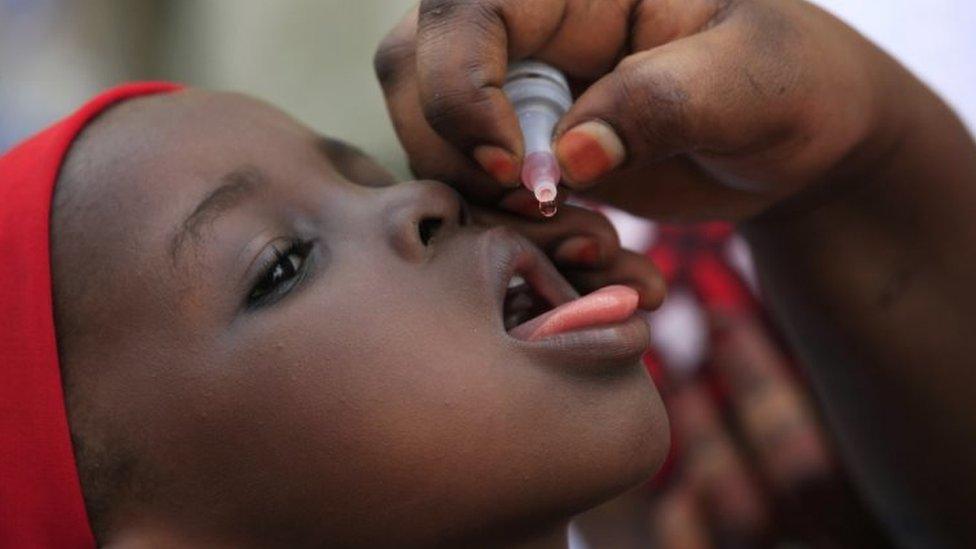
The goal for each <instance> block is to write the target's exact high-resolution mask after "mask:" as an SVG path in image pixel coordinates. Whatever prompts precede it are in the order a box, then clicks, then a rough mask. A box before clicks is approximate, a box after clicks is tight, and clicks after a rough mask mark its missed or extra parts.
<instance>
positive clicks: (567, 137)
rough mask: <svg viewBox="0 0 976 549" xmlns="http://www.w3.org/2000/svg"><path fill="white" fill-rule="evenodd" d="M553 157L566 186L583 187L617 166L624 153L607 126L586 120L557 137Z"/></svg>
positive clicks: (618, 139) (617, 139) (615, 134)
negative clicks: (560, 168)
mask: <svg viewBox="0 0 976 549" xmlns="http://www.w3.org/2000/svg"><path fill="white" fill-rule="evenodd" d="M556 157H557V158H558V159H559V162H560V165H561V166H562V169H563V173H564V175H565V177H566V179H567V181H568V182H569V183H570V184H575V185H586V184H588V183H592V182H593V181H595V180H597V179H599V178H600V177H602V176H604V175H606V174H607V173H608V172H610V171H611V170H613V169H615V168H617V167H618V166H620V165H621V164H622V163H623V161H624V158H625V157H626V149H625V147H624V144H623V141H622V140H621V139H620V137H619V136H617V133H616V132H615V131H614V130H613V128H611V127H610V125H609V124H607V123H606V122H603V121H600V120H590V121H587V122H583V123H582V124H579V125H577V126H575V127H573V128H571V129H570V130H568V131H566V133H564V134H563V135H562V136H561V137H559V139H558V140H557V142H556Z"/></svg>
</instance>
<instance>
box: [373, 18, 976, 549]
mask: <svg viewBox="0 0 976 549" xmlns="http://www.w3.org/2000/svg"><path fill="white" fill-rule="evenodd" d="M444 44H450V47H444ZM526 57H532V58H536V59H539V60H542V61H546V62H549V63H551V64H553V65H555V66H556V67H558V68H561V69H564V70H565V71H566V72H567V73H568V75H569V76H570V77H571V78H573V79H575V81H576V87H577V92H578V98H577V101H576V104H575V105H574V106H573V108H572V109H571V110H570V111H569V113H568V114H567V115H566V116H565V117H564V119H563V121H562V123H561V124H560V126H559V127H558V128H557V131H556V136H555V139H554V144H555V149H556V152H557V156H558V157H559V159H560V161H561V163H562V167H563V169H564V172H565V174H566V181H565V183H566V185H567V186H568V187H569V188H571V189H574V190H578V191H589V192H590V193H591V194H592V195H594V196H596V197H598V198H601V199H603V200H606V201H608V202H610V203H611V204H614V205H616V206H619V207H621V208H624V209H628V210H630V211H632V212H634V213H637V214H641V215H646V216H653V217H658V218H668V219H712V218H723V219H730V220H734V221H737V222H740V223H741V227H742V229H743V234H744V235H745V236H746V238H747V239H748V241H749V243H750V245H751V247H752V251H753V254H754V255H755V257H756V260H757V264H758V268H759V271H760V275H761V278H762V281H763V286H764V289H765V292H766V294H767V295H768V296H769V300H770V302H771V303H772V305H773V307H774V309H775V311H776V313H777V314H778V317H779V319H780V320H781V322H782V324H783V326H784V327H785V329H786V331H787V332H788V333H789V334H790V336H791V337H792V340H793V342H794V344H795V346H796V347H797V349H798V350H799V351H800V352H801V353H802V355H803V357H804V359H805V361H806V362H807V363H808V364H809V366H810V371H811V377H812V379H813V381H814V384H815V385H816V386H817V388H818V390H819V396H820V398H821V399H822V401H823V403H824V405H825V408H826V412H827V415H828V418H829V419H830V420H831V423H832V427H833V429H834V430H835V432H836V433H837V436H838V438H839V439H840V443H841V447H842V450H843V453H844V455H845V457H846V458H847V462H848V463H849V465H850V466H851V467H852V469H853V472H854V474H855V476H856V477H857V479H858V480H859V481H860V485H861V487H862V488H863V489H864V490H865V493H866V495H867V496H868V498H869V499H870V500H871V502H872V503H873V504H874V505H875V506H876V509H878V511H879V512H880V514H881V515H882V516H883V518H884V519H885V520H886V521H887V523H888V525H889V526H890V527H891V528H892V529H893V531H894V532H895V533H896V534H897V535H898V536H900V538H901V539H902V540H904V541H906V542H909V543H916V544H931V543H935V542H937V541H939V540H941V541H948V542H955V543H959V544H961V545H972V544H973V543H974V542H976V530H974V529H973V526H972V524H973V523H972V520H971V517H970V516H969V515H970V514H971V509H973V508H974V507H976V467H973V464H974V463H976V444H974V442H973V441H976V404H974V403H976V389H974V387H976V373H974V369H973V368H972V362H973V359H972V357H973V356H976V338H973V337H972V334H973V332H974V330H976V291H974V290H973V284H972V281H973V280H976V257H974V252H973V250H974V249H976V247H974V245H973V243H974V242H976V223H974V221H973V219H974V218H973V215H972V212H973V211H974V210H976V186H974V184H973V183H974V182H976V145H974V143H973V139H972V137H971V136H970V135H969V134H968V133H967V131H966V129H965V128H964V126H963V125H962V124H961V123H960V121H959V120H958V119H957V118H956V116H955V115H954V114H953V113H952V112H951V110H950V109H949V108H948V107H946V105H945V104H944V103H943V102H942V101H941V100H940V99H939V98H938V97H936V96H935V95H934V94H933V93H932V92H931V91H930V90H929V89H928V88H926V87H925V86H924V85H923V84H922V83H920V82H919V81H918V80H917V79H916V78H914V77H913V76H912V75H911V74H909V73H908V72H907V71H906V70H905V69H904V68H902V67H901V66H900V65H899V64H898V63H897V62H896V61H894V60H893V59H891V58H890V57H888V56H887V55H885V54H884V53H883V52H881V51H879V50H878V49H877V48H876V47H875V46H873V45H872V44H870V43H869V42H867V41H866V40H865V39H864V38H863V37H861V36H859V35H858V34H857V33H856V32H854V31H852V30H851V29H850V28H849V27H847V26H846V25H844V24H843V23H841V22H840V21H838V20H837V19H835V18H833V17H831V16H830V15H828V14H826V13H825V12H823V11H822V10H820V9H818V8H816V7H814V6H812V5H810V4H808V3H806V2H802V1H799V0H739V1H735V0H733V1H727V0H695V1H687V2H679V1H672V0H480V1H474V2H464V1H460V0H426V1H424V2H421V3H420V5H419V7H418V9H417V10H415V11H414V12H412V13H410V14H408V16H407V17H405V18H404V20H403V22H402V23H401V24H400V25H399V26H398V27H397V28H396V29H394V30H393V31H392V32H391V33H390V35H389V37H388V38H387V39H386V40H385V41H384V43H383V45H382V46H381V47H380V49H379V51H378V53H377V57H376V67H377V73H378V76H379V78H380V81H381V83H382V84H383V87H384V91H385V93H386V97H387V103H388V106H389V109H390V113H391V116H392V118H393V120H394V123H395V125H396V127H397V131H398V135H399V136H400V138H401V140H402V141H403V144H404V147H405V149H406V150H407V153H408V154H409V156H410V161H411V165H412V166H413V168H414V169H415V171H416V172H417V174H418V175H420V176H433V175H436V176H437V177H439V178H441V179H443V180H445V181H451V182H453V183H454V184H455V185H456V186H457V188H459V189H461V190H462V191H463V192H464V193H465V194H467V195H469V196H471V197H472V198H473V199H477V200H481V201H484V202H489V203H500V204H502V205H503V206H508V205H509V202H517V201H518V200H521V199H519V198H513V197H517V196H519V195H524V194H525V193H524V191H521V190H512V189H513V188H514V187H516V186H517V169H518V163H519V161H520V157H521V152H522V143H521V137H520V135H519V131H518V127H517V124H516V121H515V118H514V115H513V113H512V109H511V106H510V105H509V104H508V102H507V100H506V99H505V97H504V95H503V94H502V93H501V91H500V85H501V83H502V81H503V78H504V74H505V68H506V65H507V63H508V61H509V59H521V58H526ZM479 164H480V166H479ZM482 168H483V169H482ZM515 210H517V211H521V209H519V208H515Z"/></svg>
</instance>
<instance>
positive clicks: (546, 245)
mask: <svg viewBox="0 0 976 549" xmlns="http://www.w3.org/2000/svg"><path fill="white" fill-rule="evenodd" d="M472 214H473V216H474V218H475V220H476V221H478V222H479V223H481V224H484V225H491V226H494V225H504V226H506V227H511V228H512V229H514V230H515V231H517V232H518V233H520V234H522V235H523V236H525V237H526V238H528V239H529V240H531V241H532V242H534V243H535V244H536V245H537V246H539V247H540V248H542V249H543V250H545V251H546V252H547V253H548V254H550V255H551V256H558V257H560V258H562V259H561V260H560V262H567V263H572V264H574V265H576V266H580V265H586V266H587V267H588V268H592V269H599V268H602V267H605V266H607V265H610V264H611V263H612V262H613V261H615V260H616V258H617V256H618V255H619V254H620V252H621V248H620V238H619V237H618V236H617V231H616V229H614V228H613V225H611V224H610V221H609V220H608V219H607V218H606V216H604V215H603V214H601V213H599V212H596V211H593V210H587V209H585V208H580V207H578V206H571V205H563V206H562V207H561V208H560V210H559V213H558V214H556V216H555V217H553V218H551V219H548V220H534V219H525V218H522V217H518V216H515V215H512V214H509V213H506V212H502V211H499V210H495V209H491V208H480V207H475V208H472Z"/></svg>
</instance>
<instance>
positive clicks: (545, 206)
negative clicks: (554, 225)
mask: <svg viewBox="0 0 976 549" xmlns="http://www.w3.org/2000/svg"><path fill="white" fill-rule="evenodd" d="M539 211H540V212H542V215H544V216H546V217H552V216H554V215H556V201H555V200H553V201H551V202H539Z"/></svg>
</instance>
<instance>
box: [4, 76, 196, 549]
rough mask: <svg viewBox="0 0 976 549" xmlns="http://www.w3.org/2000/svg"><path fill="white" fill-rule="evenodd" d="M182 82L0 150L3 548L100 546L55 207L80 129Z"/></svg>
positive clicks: (104, 102) (112, 95) (147, 89)
mask: <svg viewBox="0 0 976 549" xmlns="http://www.w3.org/2000/svg"><path fill="white" fill-rule="evenodd" d="M176 89H179V86H177V85H175V84H168V83H161V82H158V83H154V82H144V83H133V84H126V85H123V86H119V87H117V88H113V89H111V90H109V91H107V92H105V93H103V94H101V95H99V96H98V97H96V98H94V99H93V100H91V101H90V102H88V103H87V104H86V105H84V106H83V107H82V108H81V109H79V110H78V111H77V112H75V113H74V114H72V115H71V116H69V117H68V118H65V119H64V120H62V121H61V122H58V123H57V124H55V125H54V126H51V127H50V128H48V129H47V130H44V131H43V132H41V133H39V134H37V135H36V136H34V137H33V138H31V139H29V140H27V141H25V142H24V143H22V144H20V145H19V146H17V147H16V148H14V149H13V150H11V151H10V152H9V153H7V154H6V155H4V156H2V157H0V261H2V263H3V265H2V267H0V548H3V549H6V548H11V549H12V548H18V549H20V548H30V549H33V548H47V547H52V548H53V547H56V548H76V547H94V545H95V541H94V538H93V536H92V533H91V529H90V528H89V526H88V517H87V515H86V513H85V504H84V500H83V499H82V495H81V486H80V483H79V481H78V471H77V469H76V467H75V460H74V454H73V452H72V449H71V439H70V437H69V434H68V421H67V415H66V413H65V406H64V395H63V394H62V390H61V373H60V370H59V368H58V350H57V344H56V340H55V334H54V315H53V303H52V298H51V261H50V253H49V242H50V223H49V219H50V212H51V196H52V193H53V191H54V184H55V181H56V180H57V176H58V170H59V169H60V168H61V163H62V162H63V161H64V157H65V154H66V153H67V152H68V148H69V147H70V146H71V142H72V141H73V140H74V138H75V136H76V135H78V132H80V131H81V129H82V128H84V127H85V124H87V123H88V122H89V121H91V120H92V119H93V118H95V117H96V116H97V115H98V114H99V113H101V112H103V111H104V110H105V109H107V108H108V107H110V106H112V105H113V104H116V103H118V102H120V101H124V100H126V99H129V98H132V97H137V96H141V95H148V94H155V93H165V92H171V91H174V90H176Z"/></svg>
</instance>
